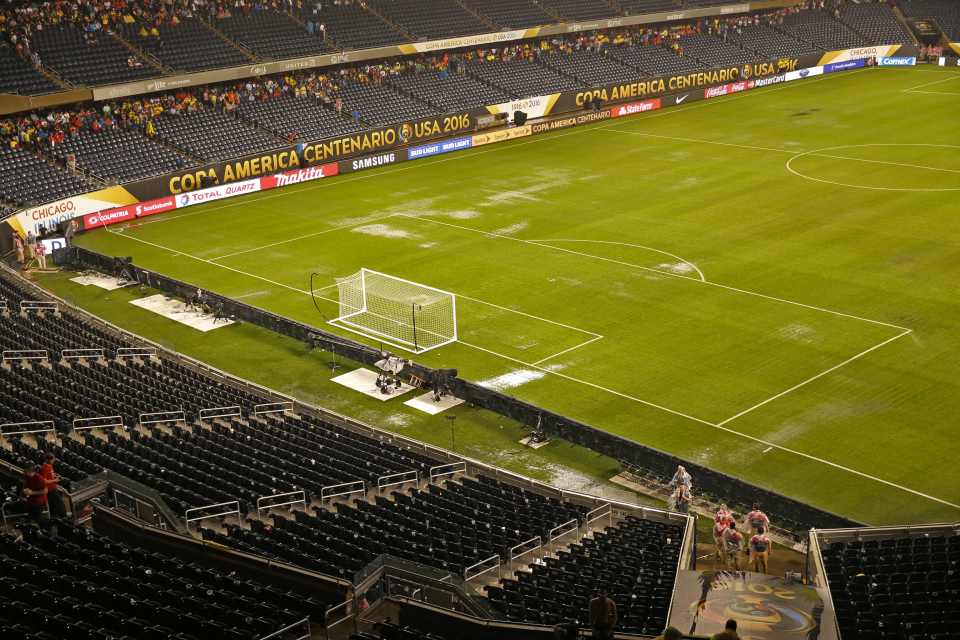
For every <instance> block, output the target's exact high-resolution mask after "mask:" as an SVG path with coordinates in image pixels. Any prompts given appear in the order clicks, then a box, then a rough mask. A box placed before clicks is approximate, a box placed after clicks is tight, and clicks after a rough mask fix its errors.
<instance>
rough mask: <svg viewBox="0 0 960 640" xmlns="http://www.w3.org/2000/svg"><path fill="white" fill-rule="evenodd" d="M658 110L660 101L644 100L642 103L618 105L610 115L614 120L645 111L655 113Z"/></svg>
mask: <svg viewBox="0 0 960 640" xmlns="http://www.w3.org/2000/svg"><path fill="white" fill-rule="evenodd" d="M659 108H660V99H659V98H657V99H655V100H644V101H643V102H630V103H628V104H624V105H620V106H619V107H615V108H614V109H613V111H612V112H611V115H612V116H613V117H614V118H620V117H622V116H629V115H633V114H635V113H643V112H645V111H656V110H657V109H659Z"/></svg>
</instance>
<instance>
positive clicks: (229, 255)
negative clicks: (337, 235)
mask: <svg viewBox="0 0 960 640" xmlns="http://www.w3.org/2000/svg"><path fill="white" fill-rule="evenodd" d="M390 217H392V214H391V215H388V216H378V217H376V218H371V219H369V220H364V221H362V222H358V221H356V220H354V221H353V222H350V223H348V224H342V225H338V226H336V227H332V228H330V229H324V230H323V231H316V232H314V233H307V234H304V235H302V236H297V237H296V238H288V239H287V240H279V241H277V242H271V243H270V244H264V245H261V246H259V247H252V248H250V249H243V250H241V251H234V252H233V253H225V254H223V255H222V256H216V257H215V258H210V259H211V260H223V259H224V258H232V257H233V256H239V255H243V254H244V253H252V252H254V251H260V250H261V249H269V248H271V247H278V246H280V245H282V244H289V243H291V242H298V241H300V240H306V239H307V238H314V237H316V236H322V235H323V234H325V233H331V232H333V231H340V230H341V229H349V228H351V227H359V226H361V225H365V224H373V223H374V222H379V221H380V220H386V219H387V218H390ZM128 237H129V236H128Z"/></svg>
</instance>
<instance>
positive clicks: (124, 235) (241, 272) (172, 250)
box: [106, 227, 311, 296]
mask: <svg viewBox="0 0 960 640" xmlns="http://www.w3.org/2000/svg"><path fill="white" fill-rule="evenodd" d="M106 229H107V232H108V233H112V234H114V235H117V236H122V237H124V238H129V239H130V240H133V241H135V242H139V243H141V244H145V245H149V246H151V247H154V248H156V249H160V250H161V251H169V252H171V253H173V254H176V255H180V256H183V257H185V258H190V259H191V260H196V261H197V262H203V263H205V264H211V265H213V266H215V267H220V268H221V269H226V270H227V271H232V272H234V273H238V274H240V275H242V276H249V277H251V278H256V279H257V280H261V281H263V282H266V283H268V284H272V285H274V286H275V287H282V288H284V289H289V290H290V291H296V292H297V293H303V294H306V295H308V296H309V295H311V294H310V292H309V291H304V290H303V289H297V288H296V287H291V286H290V285H288V284H283V283H282V282H277V281H276V280H270V279H269V278H264V277H263V276H258V275H256V274H254V273H248V272H246V271H241V270H240V269H234V268H233V267H228V266H227V265H225V264H220V263H219V262H214V261H212V260H207V259H206V258H198V257H197V256H193V255H190V254H189V253H184V252H183V251H177V250H176V249H171V248H170V247H165V246H163V245H160V244H156V243H154V242H150V241H149V240H144V239H142V238H137V237H136V236H130V235H127V234H125V233H120V232H118V231H114V230H112V229H111V228H110V227H106Z"/></svg>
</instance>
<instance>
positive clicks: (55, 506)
mask: <svg viewBox="0 0 960 640" xmlns="http://www.w3.org/2000/svg"><path fill="white" fill-rule="evenodd" d="M56 461H57V458H56V456H54V455H53V454H52V453H48V454H47V455H46V457H45V458H44V463H43V466H42V467H40V475H41V476H43V481H44V483H45V484H46V486H47V504H49V505H50V517H51V518H64V517H66V515H67V508H66V506H65V505H64V504H63V496H62V495H60V492H59V491H57V487H59V486H60V476H59V475H57V472H56V471H54V470H53V465H54V463H55V462H56Z"/></svg>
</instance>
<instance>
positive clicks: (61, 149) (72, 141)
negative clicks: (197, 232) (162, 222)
mask: <svg viewBox="0 0 960 640" xmlns="http://www.w3.org/2000/svg"><path fill="white" fill-rule="evenodd" d="M51 153H52V154H53V156H54V157H55V158H57V160H58V161H60V162H65V161H66V157H67V156H68V155H69V154H71V153H72V154H75V155H76V157H77V167H79V168H81V169H84V170H86V171H89V172H90V173H91V174H93V175H95V176H97V177H98V178H101V179H103V180H111V179H112V180H117V181H118V182H127V181H130V180H138V179H140V178H146V177H149V176H153V175H158V174H161V173H169V172H171V171H176V170H177V169H182V168H183V167H186V166H188V165H189V164H190V162H189V161H188V160H187V159H186V158H184V157H183V156H181V155H179V154H177V153H175V152H174V151H172V150H170V149H168V148H166V147H164V146H162V145H160V144H158V143H156V142H154V141H153V140H150V139H148V138H146V137H144V136H143V135H142V134H141V133H140V131H139V130H137V129H107V130H104V131H102V132H100V133H94V132H92V131H87V130H84V131H81V132H79V133H78V134H77V136H76V137H75V138H67V139H66V140H65V141H64V143H63V144H61V145H58V146H57V147H56V148H54V149H53V150H52V151H51ZM131 158H136V162H131V161H130V159H131Z"/></svg>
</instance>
